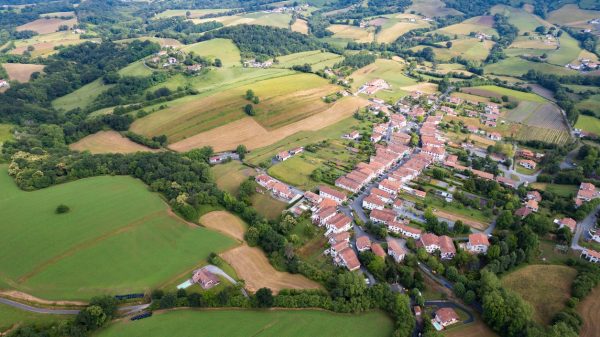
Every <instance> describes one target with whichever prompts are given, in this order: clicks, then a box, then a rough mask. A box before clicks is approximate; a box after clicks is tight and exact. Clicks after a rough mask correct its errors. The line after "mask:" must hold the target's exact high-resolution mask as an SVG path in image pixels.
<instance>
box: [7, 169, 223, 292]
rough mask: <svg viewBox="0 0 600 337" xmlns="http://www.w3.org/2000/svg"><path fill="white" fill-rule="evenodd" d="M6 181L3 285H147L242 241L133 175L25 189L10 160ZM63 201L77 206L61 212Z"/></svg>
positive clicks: (39, 288) (110, 288) (26, 288)
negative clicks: (185, 214)
mask: <svg viewBox="0 0 600 337" xmlns="http://www.w3.org/2000/svg"><path fill="white" fill-rule="evenodd" d="M0 188H1V189H2V191H3V193H2V195H1V196H0V205H1V206H0V217H1V218H2V219H3V220H2V222H0V237H2V238H5V240H4V243H3V244H2V245H1V246H0V255H1V256H2V257H3V258H2V259H1V260H0V269H1V270H2V272H3V273H2V275H1V276H0V284H4V285H7V286H9V287H10V288H13V289H16V290H19V291H23V292H26V293H29V294H32V295H34V296H37V297H41V298H45V299H51V300H59V299H60V300H78V299H85V300H87V299H89V298H90V297H92V296H95V295H98V294H116V293H131V292H140V291H146V290H149V289H151V288H155V287H157V286H159V285H160V284H162V283H164V282H166V281H168V280H169V279H170V278H172V277H174V276H176V275H179V274H181V273H185V272H187V271H189V270H191V269H192V268H193V267H195V266H196V265H198V263H199V262H200V261H202V260H204V259H205V258H206V257H207V256H208V254H209V253H210V252H219V251H223V250H225V249H227V248H229V247H232V246H233V244H234V241H233V240H232V239H230V238H228V237H226V236H223V235H221V234H219V233H216V232H213V231H209V230H206V229H204V228H201V227H198V226H195V225H191V224H189V223H186V222H184V221H182V220H181V219H179V218H178V217H176V216H175V215H174V214H173V213H172V212H171V211H170V209H169V208H168V206H167V204H166V203H165V202H164V201H163V200H162V199H161V198H160V197H159V196H158V195H156V194H154V193H150V192H149V191H148V187H147V186H146V185H144V184H143V183H142V182H141V181H139V180H135V179H133V178H130V177H124V176H117V177H110V176H101V177H94V178H87V179H82V180H78V181H74V182H69V183H65V184H61V185H58V186H53V187H49V188H46V189H43V190H39V191H35V192H23V191H21V190H19V189H18V188H17V186H16V185H15V183H14V182H13V181H12V179H11V177H9V176H8V174H7V168H6V167H3V168H2V174H0ZM59 204H64V205H67V206H68V207H69V208H70V212H68V213H66V214H56V213H55V208H56V207H57V206H58V205H59ZM26 205H35V207H27V206H26ZM65 275H69V277H65Z"/></svg>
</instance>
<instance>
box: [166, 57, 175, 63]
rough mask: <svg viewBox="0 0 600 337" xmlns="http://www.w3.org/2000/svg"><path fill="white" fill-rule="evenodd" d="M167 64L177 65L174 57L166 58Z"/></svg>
mask: <svg viewBox="0 0 600 337" xmlns="http://www.w3.org/2000/svg"><path fill="white" fill-rule="evenodd" d="M167 63H168V64H177V59H176V58H174V57H169V58H167Z"/></svg>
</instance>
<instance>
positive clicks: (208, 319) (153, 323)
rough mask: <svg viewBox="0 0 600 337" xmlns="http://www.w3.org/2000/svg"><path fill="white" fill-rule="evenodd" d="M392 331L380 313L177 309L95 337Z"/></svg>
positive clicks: (359, 335)
mask: <svg viewBox="0 0 600 337" xmlns="http://www.w3.org/2000/svg"><path fill="white" fill-rule="evenodd" d="M232 322H235V324H232ZM392 330H393V326H392V321H391V319H390V318H388V317H387V316H386V315H385V314H383V313H379V312H369V313H366V314H361V315H343V314H334V313H331V312H328V311H317V310H269V311H250V310H208V311H203V310H178V311H169V312H165V313H160V314H157V315H154V316H153V317H151V318H147V319H144V320H141V321H139V322H129V321H122V322H119V323H115V324H113V325H111V326H109V327H108V328H106V329H104V330H102V331H101V332H99V333H98V336H99V337H117V336H127V337H134V336H144V337H152V336H173V337H176V336H196V337H201V336H206V337H209V336H210V337H213V336H228V337H248V336H260V337H269V336H273V337H275V336H277V337H279V336H286V337H300V336H332V337H333V336H345V337H353V336H356V337H376V336H377V337H380V336H390V335H391V333H392Z"/></svg>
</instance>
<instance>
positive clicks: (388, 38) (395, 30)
mask: <svg viewBox="0 0 600 337" xmlns="http://www.w3.org/2000/svg"><path fill="white" fill-rule="evenodd" d="M425 27H429V23H428V22H427V21H423V20H421V19H418V20H417V21H416V22H409V21H405V22H397V23H394V24H393V25H392V26H390V27H389V28H383V29H382V31H381V32H380V33H379V34H377V36H376V40H377V42H386V43H390V42H394V41H396V39H398V38H399V37H400V36H401V35H403V34H404V33H407V32H409V31H411V30H413V29H418V28H425Z"/></svg>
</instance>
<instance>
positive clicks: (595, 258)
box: [581, 249, 600, 263]
mask: <svg viewBox="0 0 600 337" xmlns="http://www.w3.org/2000/svg"><path fill="white" fill-rule="evenodd" d="M581 257H583V258H584V259H586V260H588V261H590V262H593V263H600V253H599V252H597V251H595V250H591V249H584V250H583V251H582V252H581Z"/></svg>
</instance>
